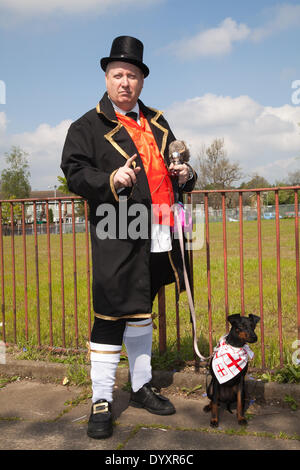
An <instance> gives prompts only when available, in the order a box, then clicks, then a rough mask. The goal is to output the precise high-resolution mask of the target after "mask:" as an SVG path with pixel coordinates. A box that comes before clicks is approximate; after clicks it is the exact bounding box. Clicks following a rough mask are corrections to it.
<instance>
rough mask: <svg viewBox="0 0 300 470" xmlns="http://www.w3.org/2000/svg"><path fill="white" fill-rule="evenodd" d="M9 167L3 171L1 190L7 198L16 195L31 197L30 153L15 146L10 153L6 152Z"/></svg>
mask: <svg viewBox="0 0 300 470" xmlns="http://www.w3.org/2000/svg"><path fill="white" fill-rule="evenodd" d="M5 157H6V163H7V164H8V165H9V166H8V168H6V169H4V170H3V171H2V172H1V192H2V194H3V196H4V198H5V199H10V198H11V197H12V196H14V197H15V198H16V199H24V198H28V197H30V192H31V187H30V182H29V177H30V172H29V164H28V160H27V157H28V154H27V153H26V152H24V151H23V150H21V149H20V148H19V147H15V146H13V147H12V148H11V151H10V153H8V152H5Z"/></svg>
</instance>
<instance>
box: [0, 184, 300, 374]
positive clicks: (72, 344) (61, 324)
mask: <svg viewBox="0 0 300 470" xmlns="http://www.w3.org/2000/svg"><path fill="white" fill-rule="evenodd" d="M299 189H300V186H293V187H285V188H283V187H280V188H259V189H251V190H249V189H243V190H241V189H237V190H218V191H206V190H201V191H193V193H191V194H189V195H188V196H187V202H188V203H190V204H192V203H193V204H195V198H196V197H197V198H200V199H201V204H202V205H203V207H204V219H205V227H204V233H205V240H204V252H205V260H206V266H205V267H203V269H206V287H207V312H203V308H202V311H201V314H203V315H204V314H205V315H207V319H208V327H207V331H206V336H207V343H208V348H209V353H212V351H213V346H214V328H213V324H214V321H213V320H214V314H213V295H214V291H213V285H212V267H211V266H212V264H211V233H210V232H211V221H210V206H209V205H210V198H211V197H212V196H214V197H216V195H219V197H220V198H221V212H222V221H221V225H222V227H220V230H221V232H222V233H221V235H220V240H221V241H222V252H223V270H224V273H223V277H224V320H225V328H226V330H227V331H228V321H227V318H228V315H229V314H230V306H229V282H230V281H229V277H228V261H229V255H228V233H227V232H228V227H227V218H226V213H227V211H228V209H227V204H226V203H227V198H226V196H228V195H230V194H233V193H235V194H236V195H237V202H236V208H238V212H239V220H238V236H239V246H238V247H237V253H238V254H239V271H240V272H239V283H240V288H239V295H240V312H241V314H242V315H244V314H245V311H246V302H245V284H246V281H245V258H244V221H243V215H244V209H245V208H244V205H243V195H244V194H245V193H251V194H253V195H254V196H256V208H257V222H256V223H257V241H256V242H255V241H253V243H257V252H258V291H259V296H258V297H259V299H258V302H259V309H258V310H259V312H258V313H259V315H260V318H261V321H260V351H261V366H262V367H263V368H265V367H266V338H265V321H264V320H265V319H264V313H265V310H264V278H263V247H262V211H261V207H262V206H261V202H262V201H261V195H262V193H265V192H270V191H272V192H274V193H275V219H274V220H275V246H276V288H277V328H278V348H279V362H280V365H283V363H284V344H283V311H282V278H281V244H280V205H279V192H280V191H282V190H289V191H293V193H294V232H295V292H296V296H295V298H296V305H295V316H296V325H297V327H296V329H297V331H295V333H294V334H295V338H298V339H300V270H299V219H298V190H299ZM79 202H81V203H82V202H83V203H84V227H83V230H84V235H81V237H83V238H81V241H80V243H81V245H80V247H79V248H78V246H77V244H78V242H79V240H78V237H77V232H76V228H77V224H76V222H75V218H76V213H75V205H76V204H78V203H79ZM66 203H68V205H69V212H68V216H69V218H70V219H71V223H70V225H71V233H70V235H71V240H70V237H68V238H67V237H66V234H65V233H64V230H65V228H66V227H65V224H64V219H65V217H66ZM53 204H56V205H58V216H57V218H58V220H57V222H56V224H55V234H56V238H55V239H53V238H52V237H53V235H52V233H51V232H52V229H53V224H52V223H51V222H50V208H51V207H52V206H53ZM41 205H43V207H44V209H45V210H44V216H43V217H44V219H45V220H44V222H45V223H44V224H43V226H44V227H46V228H45V230H44V235H45V237H46V243H44V241H43V247H42V251H43V254H41V253H40V246H39V243H40V239H39V234H40V231H41V230H40V228H39V227H40V226H41V224H39V222H40V221H39V220H38V214H37V209H38V207H39V208H40V207H41ZM63 205H64V210H63ZM28 206H31V207H32V217H31V219H32V220H31V224H28V223H26V217H27V216H28V213H27V208H28ZM16 207H18V213H19V215H18V217H19V224H18V225H16V224H15V223H14V219H15V218H16V217H15V211H16ZM20 207H21V211H20ZM8 209H9V210H8ZM4 212H5V214H6V215H4ZM40 213H41V211H40ZM70 225H69V227H70ZM28 227H30V230H31V233H32V235H33V237H32V238H31V240H33V243H32V242H30V247H31V249H30V252H29V249H28V244H29V235H28ZM17 233H18V234H19V237H18V240H17V241H18V243H17V244H18V252H17V253H16V237H17V235H16V234H17ZM20 237H21V238H22V243H20ZM57 239H58V243H57ZM41 240H42V239H41ZM43 240H44V239H43ZM53 240H54V241H55V246H54V247H52V242H53ZM66 240H67V242H68V244H67V245H66V243H67V242H66ZM82 240H84V242H82ZM82 243H83V245H82ZM66 249H67V253H66ZM56 251H58V252H59V256H58V260H55V263H56V265H58V268H57V269H55V271H53V262H54V260H53V256H54V254H55V255H57V253H56ZM83 252H84V258H85V260H84V266H85V267H84V268H82V265H83V260H82V259H81V268H80V269H79V267H78V255H79V254H80V256H81V258H82V257H83ZM70 253H71V255H70ZM21 257H22V263H21V264H20V259H21ZM66 257H67V260H68V266H69V265H70V261H71V265H72V276H71V277H72V282H70V274H69V271H68V273H66V269H67V268H66ZM194 262H195V260H194V253H193V250H190V264H191V269H192V276H191V281H192V286H191V287H192V293H193V296H194V276H193V272H194ZM16 263H18V267H17V268H16ZM29 264H30V266H29ZM21 266H22V267H21ZM56 267H57V266H56ZM68 269H69V267H68ZM20 271H22V273H20ZM33 271H34V275H33ZM46 271H47V289H46V290H47V297H48V301H47V308H45V306H43V307H42V301H43V305H44V302H45V299H44V297H45V292H43V296H42V295H41V273H42V274H43V278H45V273H46ZM0 273H1V312H2V327H1V328H0V332H1V330H2V339H3V341H4V342H9V343H17V342H18V340H19V339H20V338H21V339H25V340H26V341H33V336H34V337H35V341H36V344H37V345H38V346H44V345H46V346H49V347H58V348H61V349H62V350H67V349H79V348H80V347H82V343H81V340H80V335H79V332H81V331H82V328H83V329H84V331H86V330H87V331H86V337H89V336H90V333H91V321H92V318H91V310H92V307H91V281H90V277H91V272H90V243H89V224H88V206H87V202H86V201H83V200H82V199H81V198H80V197H76V196H73V197H69V196H66V197H60V198H47V199H15V200H2V201H0ZM21 274H22V275H21ZM29 274H30V276H31V280H30V282H29ZM83 277H84V279H83ZM17 278H22V282H23V295H22V306H21V307H20V306H19V305H18V302H17V300H18V299H17V292H18V293H19V294H18V295H19V296H21V294H20V281H18V279H17ZM58 281H59V283H60V288H59V291H58V290H57V289H54V288H53V285H54V283H55V282H58ZM66 281H68V287H66ZM43 282H45V281H43ZM71 284H72V288H71ZM82 284H84V285H85V286H86V287H85V289H86V293H85V296H84V297H85V298H84V300H82V299H83V294H82V292H80V296H81V297H80V301H79V297H78V294H79V293H78V291H79V289H80V288H81V286H82ZM70 290H72V305H73V312H72V315H71V319H70V313H68V314H66V311H67V310H68V312H69V311H70V309H71V307H70V295H71V294H70ZM42 297H43V298H42ZM58 297H59V303H58ZM67 299H68V309H66V301H67ZM54 300H55V304H54ZM194 300H195V305H196V306H197V305H198V302H199V299H198V298H195V296H194ZM33 304H35V315H34V316H35V318H34V319H33V313H32V312H33V310H32V305H33ZM59 304H60V306H59ZM82 304H84V305H83V306H82ZM79 307H80V308H81V310H82V309H84V310H85V312H86V313H85V319H86V318H87V325H86V323H85V324H84V325H81V323H80V322H81V321H82V320H81V319H80V318H79V313H78V309H79ZM19 310H22V315H20V314H19ZM29 310H30V312H29ZM58 310H60V313H59V312H58ZM45 312H46V313H45ZM174 312H175V319H176V322H175V323H176V345H177V350H178V351H180V348H181V341H182V337H181V330H180V307H179V304H177V303H176V302H175V296H174ZM158 314H159V351H160V353H164V352H165V351H166V349H167V335H168V331H167V322H166V292H165V289H161V291H160V292H159V296H158ZM46 315H48V320H47V324H48V328H47V337H46V335H45V333H44V332H43V333H42V332H41V321H43V323H44V322H45V316H46ZM23 319H24V320H23ZM23 321H24V325H23ZM85 321H86V320H85ZM20 322H21V323H22V324H21V329H20V328H19V327H20ZM34 323H35V326H33V324H34ZM8 330H9V332H8ZM58 330H59V331H60V335H58V334H57V331H58ZM20 331H21V333H20ZM33 331H34V334H33ZM54 332H55V334H54ZM70 338H71V340H70Z"/></svg>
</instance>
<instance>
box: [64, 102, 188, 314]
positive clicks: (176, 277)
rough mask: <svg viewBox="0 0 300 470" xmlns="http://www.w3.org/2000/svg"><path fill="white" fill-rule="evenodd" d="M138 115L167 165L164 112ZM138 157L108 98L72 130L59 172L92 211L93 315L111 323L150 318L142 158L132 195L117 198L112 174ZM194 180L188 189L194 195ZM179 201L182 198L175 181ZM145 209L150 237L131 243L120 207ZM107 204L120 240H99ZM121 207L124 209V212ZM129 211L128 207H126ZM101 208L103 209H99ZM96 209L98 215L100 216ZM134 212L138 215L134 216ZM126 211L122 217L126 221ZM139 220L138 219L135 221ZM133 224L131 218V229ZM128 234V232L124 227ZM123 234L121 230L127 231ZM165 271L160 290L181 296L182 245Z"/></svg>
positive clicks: (176, 247)
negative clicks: (172, 287) (109, 318)
mask: <svg viewBox="0 0 300 470" xmlns="http://www.w3.org/2000/svg"><path fill="white" fill-rule="evenodd" d="M139 106H140V109H141V110H142V112H143V114H144V116H145V118H146V119H147V121H148V122H149V125H150V127H151V130H152V132H153V135H154V138H155V140H156V142H157V145H158V148H159V149H160V152H161V155H162V156H163V157H164V159H165V162H166V165H168V164H169V158H168V147H169V144H170V142H172V141H173V140H175V137H174V135H173V133H172V131H171V129H170V127H169V125H168V123H167V121H166V120H165V119H164V117H163V116H162V112H161V111H157V110H155V109H152V108H148V107H146V106H145V105H144V104H143V103H142V102H141V101H139ZM135 153H137V154H138V151H137V149H136V147H135V145H134V143H133V141H132V139H131V138H130V136H129V134H128V133H127V131H126V129H125V128H124V126H123V125H122V124H121V123H120V122H119V121H118V119H117V117H116V114H115V112H114V109H113V106H112V104H111V102H110V100H109V98H108V95H107V93H105V94H104V96H103V98H102V99H101V101H100V102H99V104H98V105H97V107H96V108H95V109H92V110H90V111H88V112H87V113H86V114H84V115H83V116H82V117H81V118H79V119H78V120H77V121H75V122H74V123H72V124H71V126H70V128H69V131H68V134H67V137H66V141H65V145H64V149H63V155H62V163H61V168H62V170H63V172H64V174H65V176H66V179H67V183H68V186H69V189H70V191H72V192H73V193H75V194H78V195H80V196H82V197H83V198H85V199H87V201H88V203H89V208H90V233H91V245H92V264H93V307H94V311H95V313H98V314H100V315H107V316H112V317H122V316H124V315H126V316H127V315H132V314H141V313H151V311H152V298H151V283H150V247H151V194H150V190H149V185H148V180H147V176H146V173H145V170H144V167H143V163H142V160H141V158H140V156H139V154H138V157H137V159H136V164H137V166H140V167H141V168H142V170H141V171H140V172H139V173H138V175H137V183H136V184H135V185H134V187H133V189H132V188H130V190H129V188H128V189H126V191H125V194H126V196H127V197H125V196H122V198H121V197H119V196H118V194H117V193H116V191H115V189H114V185H113V181H112V180H113V175H114V172H115V171H116V170H117V169H118V168H119V167H121V166H123V165H124V164H125V161H126V160H125V159H128V158H129V157H131V156H132V155H133V154H135ZM195 179H196V175H195V176H194V178H193V180H190V181H189V182H188V183H187V184H186V186H185V190H186V191H191V190H192V189H193V187H194V184H195ZM173 189H174V193H175V199H177V200H178V199H180V198H181V194H180V191H179V188H178V184H177V180H176V179H175V178H174V182H173ZM122 195H124V192H122ZM137 203H138V204H143V205H144V207H145V208H146V209H145V213H144V217H146V221H147V226H148V233H149V236H148V237H147V238H138V239H135V240H134V239H132V238H129V237H128V236H124V233H122V234H121V235H120V233H119V222H118V221H119V216H120V211H121V207H123V209H124V207H125V209H127V210H128V211H129V213H130V208H132V210H133V209H134V207H135V206H133V204H137ZM103 204H110V205H111V206H110V207H111V208H113V210H114V211H115V214H116V227H115V228H116V231H115V233H116V237H115V238H114V239H100V238H99V236H98V235H99V232H98V235H97V224H98V223H99V222H100V221H101V220H103V217H105V216H107V213H106V214H104V213H103V211H102V209H103V207H105V206H103ZM122 204H123V206H122ZM124 205H125V206H124ZM101 208H102V209H101ZM97 209H98V210H97ZM133 212H134V211H133ZM124 213H125V212H124V211H123V212H122V214H123V216H124ZM137 215H138V214H135V217H136V216H137ZM133 219H134V217H133V216H128V220H127V222H128V224H130V222H131V221H132V220H133ZM123 229H124V227H123ZM123 229H122V230H123ZM169 261H170V263H169V265H168V266H167V269H164V270H160V271H161V272H158V273H157V275H158V276H159V283H158V286H163V285H165V284H169V283H172V282H174V281H176V285H177V289H178V291H179V290H183V288H184V287H183V270H182V261H181V256H180V251H179V243H178V240H173V243H172V252H169Z"/></svg>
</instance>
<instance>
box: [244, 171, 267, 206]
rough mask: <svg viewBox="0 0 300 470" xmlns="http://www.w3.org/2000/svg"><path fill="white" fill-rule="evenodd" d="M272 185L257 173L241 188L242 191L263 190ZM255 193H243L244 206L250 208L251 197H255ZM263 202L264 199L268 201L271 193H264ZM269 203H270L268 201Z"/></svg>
mask: <svg viewBox="0 0 300 470" xmlns="http://www.w3.org/2000/svg"><path fill="white" fill-rule="evenodd" d="M271 186H272V185H271V184H270V183H269V182H268V181H267V180H266V179H265V178H264V177H263V176H260V175H259V174H258V173H255V174H254V175H253V176H252V178H251V179H250V180H249V181H247V182H243V183H242V184H241V186H240V189H262V188H270V187H271ZM253 194H255V193H253V192H251V193H243V204H244V205H246V206H248V205H250V201H251V199H250V198H251V197H252V196H253ZM262 194H263V197H262V202H263V201H264V198H265V199H266V200H267V201H268V198H269V193H267V192H263V193H262ZM268 203H269V201H268Z"/></svg>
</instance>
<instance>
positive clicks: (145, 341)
mask: <svg viewBox="0 0 300 470" xmlns="http://www.w3.org/2000/svg"><path fill="white" fill-rule="evenodd" d="M123 341H124V344H125V346H126V350H127V355H128V361H129V370H130V377H131V387H132V390H133V391H134V392H137V391H138V390H139V389H140V388H141V387H142V386H143V385H144V384H145V383H147V382H149V381H150V380H151V378H152V368H151V350H152V320H151V319H149V318H148V319H146V320H142V321H139V322H134V321H132V322H127V324H126V328H125V332H124V336H123Z"/></svg>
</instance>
